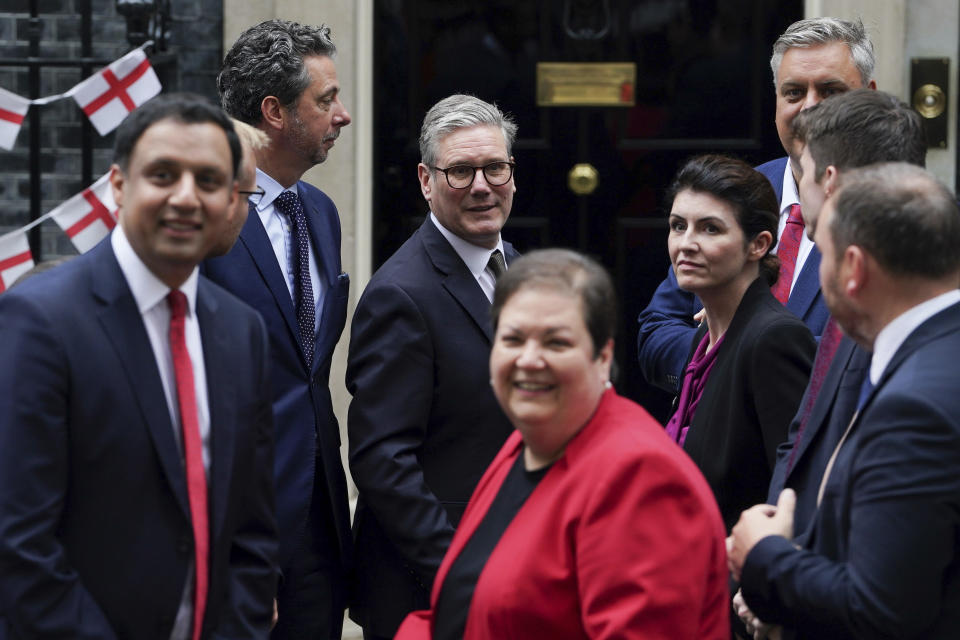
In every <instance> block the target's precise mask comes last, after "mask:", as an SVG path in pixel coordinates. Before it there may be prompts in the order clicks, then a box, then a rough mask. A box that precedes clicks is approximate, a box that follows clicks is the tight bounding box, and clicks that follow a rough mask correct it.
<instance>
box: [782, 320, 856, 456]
mask: <svg viewBox="0 0 960 640" xmlns="http://www.w3.org/2000/svg"><path fill="white" fill-rule="evenodd" d="M842 338H843V333H842V332H841V331H840V325H838V324H837V322H836V321H835V320H834V319H833V316H830V318H829V319H828V320H827V324H826V326H824V327H823V335H821V336H820V344H818V345H817V355H816V357H814V359H813V371H812V372H811V373H810V383H809V384H808V385H807V393H806V395H805V396H804V400H803V406H802V407H801V409H800V426H799V427H798V428H797V435H796V437H795V438H794V439H793V449H792V450H791V451H790V458H789V459H788V460H787V473H790V470H791V469H793V463H794V459H795V458H796V457H797V449H799V448H800V438H801V436H802V435H803V430H804V429H805V428H806V426H807V420H809V419H810V412H811V411H812V410H813V404H814V403H815V402H816V401H817V396H818V395H819V394H820V389H821V388H822V387H823V379H824V378H826V377H827V371H829V370H830V364H831V363H832V362H833V357H834V356H835V355H837V347H838V346H840V340H841V339H842Z"/></svg>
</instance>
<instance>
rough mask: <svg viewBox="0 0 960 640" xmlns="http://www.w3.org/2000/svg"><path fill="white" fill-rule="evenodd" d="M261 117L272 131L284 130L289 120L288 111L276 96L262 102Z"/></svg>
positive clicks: (266, 98) (268, 97)
mask: <svg viewBox="0 0 960 640" xmlns="http://www.w3.org/2000/svg"><path fill="white" fill-rule="evenodd" d="M260 115H261V117H262V118H263V122H264V123H265V124H266V126H267V127H269V128H271V129H278V130H279V129H283V125H284V123H285V122H286V119H287V110H286V109H285V108H284V107H283V105H281V104H280V100H279V99H277V97H276V96H267V97H265V98H264V99H263V100H262V101H261V102H260Z"/></svg>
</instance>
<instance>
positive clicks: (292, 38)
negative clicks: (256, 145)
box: [217, 20, 337, 125]
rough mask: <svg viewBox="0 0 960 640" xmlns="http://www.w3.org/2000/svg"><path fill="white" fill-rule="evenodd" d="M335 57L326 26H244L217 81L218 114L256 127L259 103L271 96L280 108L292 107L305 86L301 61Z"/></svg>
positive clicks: (277, 23)
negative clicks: (219, 112) (275, 99)
mask: <svg viewBox="0 0 960 640" xmlns="http://www.w3.org/2000/svg"><path fill="white" fill-rule="evenodd" d="M336 53H337V48H336V47H335V46H334V45H333V41H332V40H331V39H330V27H328V26H326V25H320V26H319V27H311V26H308V25H302V24H299V23H297V22H290V21H289V20H267V21H266V22H261V23H260V24H258V25H256V26H253V27H250V28H249V29H247V30H246V31H244V32H243V33H241V34H240V37H239V38H237V41H236V42H234V43H233V46H232V47H230V51H228V52H227V55H226V56H225V57H224V59H223V66H222V67H221V69H220V74H219V75H218V76H217V89H219V91H220V102H221V104H222V105H223V110H224V111H226V112H227V113H228V114H230V115H231V116H233V117H234V118H236V119H237V120H241V121H243V122H246V123H247V124H252V125H256V124H259V122H260V120H261V118H262V117H263V116H262V114H261V113H260V104H261V103H262V102H263V99H264V98H266V97H267V96H275V97H276V98H277V99H278V100H279V101H280V104H281V105H283V106H284V107H287V108H290V107H293V106H294V105H295V104H296V102H297V100H299V99H300V94H302V93H303V91H304V89H306V88H307V87H308V86H310V74H309V72H308V71H307V68H306V66H304V64H303V59H304V58H305V57H309V56H327V57H329V58H333V57H334V55H335V54H336Z"/></svg>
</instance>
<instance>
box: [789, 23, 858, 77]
mask: <svg viewBox="0 0 960 640" xmlns="http://www.w3.org/2000/svg"><path fill="white" fill-rule="evenodd" d="M830 42H842V43H843V44H845V45H847V48H849V49H850V57H851V58H852V59H853V64H854V66H855V67H856V68H857V71H859V72H860V82H861V83H862V84H863V86H864V87H866V86H867V85H868V84H870V81H871V80H873V68H874V66H875V65H876V58H875V57H874V54H873V43H872V42H870V38H869V37H868V36H867V30H866V29H865V28H864V26H863V21H861V20H860V19H859V18H858V19H857V20H856V22H853V21H851V20H841V19H840V18H808V19H806V20H798V21H796V22H794V23H793V24H792V25H790V26H789V27H787V30H786V31H784V32H783V35H781V36H780V37H779V38H777V41H776V42H774V43H773V55H772V56H771V57H770V69H771V70H772V71H773V84H774V86H776V85H777V71H779V70H780V62H781V61H782V60H783V54H785V53H786V52H787V49H794V48H801V49H803V48H806V47H815V46H817V45H821V44H827V43H830Z"/></svg>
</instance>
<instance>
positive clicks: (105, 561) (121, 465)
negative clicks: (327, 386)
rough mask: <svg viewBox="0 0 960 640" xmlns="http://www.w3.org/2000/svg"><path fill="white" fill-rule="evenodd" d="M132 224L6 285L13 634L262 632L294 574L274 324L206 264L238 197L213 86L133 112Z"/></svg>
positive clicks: (2, 507) (124, 205)
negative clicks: (285, 516) (278, 512)
mask: <svg viewBox="0 0 960 640" xmlns="http://www.w3.org/2000/svg"><path fill="white" fill-rule="evenodd" d="M115 162H116V164H114V165H113V168H112V170H111V174H110V182H111V185H112V187H113V195H114V198H115V200H116V202H117V205H118V206H119V212H120V213H119V220H120V224H119V225H118V226H117V227H116V228H115V229H114V230H113V232H112V234H111V235H110V236H109V237H108V238H106V239H105V240H104V241H103V242H101V243H100V244H98V245H97V246H96V247H94V248H93V249H92V250H91V251H89V252H88V253H86V254H84V255H82V256H80V257H78V258H76V259H75V260H72V261H70V262H69V263H67V264H65V265H63V266H61V267H58V268H57V269H54V270H52V271H48V272H46V273H43V274H40V275H38V276H36V277H34V278H31V279H30V280H28V281H26V282H25V283H23V284H22V285H20V286H18V287H16V288H15V289H12V290H11V291H9V292H8V293H5V294H4V295H3V296H2V297H0V326H3V339H2V340H0V362H2V363H3V367H2V369H0V386H2V388H3V389H4V392H3V393H2V394H0V638H22V639H25V640H26V639H31V640H33V639H35V638H48V637H51V638H52V637H56V638H101V639H111V638H163V639H164V640H166V639H168V638H169V639H172V640H188V639H189V640H199V639H200V638H239V637H244V638H254V637H263V636H265V635H266V634H267V632H268V629H269V626H270V619H271V611H272V606H271V600H272V598H273V593H274V592H275V589H276V580H277V566H276V562H277V531H276V520H275V516H274V500H273V478H272V476H271V474H270V467H271V465H272V463H273V424H272V416H271V411H270V396H269V391H268V390H267V389H268V388H269V383H270V381H269V378H268V376H267V335H266V330H265V329H264V326H263V322H262V320H261V319H260V318H259V317H258V316H257V314H256V313H255V312H254V311H253V310H252V309H250V308H249V307H247V306H246V305H245V304H243V303H241V302H240V301H239V300H237V299H236V298H235V297H233V296H232V295H230V294H229V293H227V292H226V291H224V290H223V289H221V288H220V287H218V286H216V285H215V284H213V283H211V282H209V281H207V280H206V279H205V278H203V277H202V276H199V275H198V268H197V265H198V264H199V262H200V261H201V260H202V259H203V258H204V256H206V255H207V254H208V253H209V252H210V250H211V249H212V248H213V247H214V246H215V245H216V243H217V242H218V241H219V240H220V237H221V236H222V235H223V234H225V233H226V232H227V218H228V211H229V208H230V207H231V206H232V204H233V202H234V201H235V200H236V198H238V197H239V195H238V193H237V190H238V187H237V183H236V178H235V174H236V171H237V167H238V165H239V163H240V143H239V140H238V139H237V136H236V133H234V130H233V126H232V125H231V124H230V121H229V119H228V118H227V116H226V115H225V114H224V113H223V112H222V111H220V110H219V109H218V108H216V107H214V106H213V105H210V104H208V103H207V102H205V101H203V100H202V99H200V98H198V97H195V96H188V95H178V94H173V95H163V96H159V97H157V98H154V99H153V100H150V101H148V102H147V103H145V104H144V105H143V106H141V107H140V108H139V109H137V110H136V111H134V112H133V113H131V114H130V116H128V117H127V119H126V120H125V121H124V122H123V124H121V125H120V128H119V129H118V130H117V136H116V149H115Z"/></svg>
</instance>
